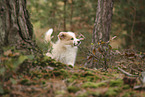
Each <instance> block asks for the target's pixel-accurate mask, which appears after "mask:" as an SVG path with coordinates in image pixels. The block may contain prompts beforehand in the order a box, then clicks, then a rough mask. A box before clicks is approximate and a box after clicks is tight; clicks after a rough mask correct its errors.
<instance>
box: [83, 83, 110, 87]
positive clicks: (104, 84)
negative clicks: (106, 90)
mask: <svg viewBox="0 0 145 97" xmlns="http://www.w3.org/2000/svg"><path fill="white" fill-rule="evenodd" d="M106 85H107V84H106V83H103V82H100V83H94V82H86V83H84V84H83V85H82V87H83V88H98V87H101V86H106Z"/></svg>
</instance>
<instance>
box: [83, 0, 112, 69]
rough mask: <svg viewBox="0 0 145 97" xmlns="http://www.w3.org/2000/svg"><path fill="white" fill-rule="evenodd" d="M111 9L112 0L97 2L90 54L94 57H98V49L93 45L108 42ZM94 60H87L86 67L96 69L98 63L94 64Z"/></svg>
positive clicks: (99, 0)
mask: <svg viewBox="0 0 145 97" xmlns="http://www.w3.org/2000/svg"><path fill="white" fill-rule="evenodd" d="M112 9H113V0H98V7H97V12H96V20H95V24H94V30H93V35H92V43H93V44H94V46H92V52H93V53H96V54H95V56H97V55H98V48H96V46H95V45H96V44H98V42H101V41H103V42H107V41H109V33H110V28H111V20H112ZM90 55H91V54H90ZM90 55H89V56H90ZM89 56H88V57H89ZM91 56H92V55H91ZM94 60H95V58H94V57H92V58H89V60H87V62H86V65H87V66H88V67H96V65H99V62H96V61H94ZM104 61H105V60H104ZM104 64H107V63H106V61H105V62H104Z"/></svg>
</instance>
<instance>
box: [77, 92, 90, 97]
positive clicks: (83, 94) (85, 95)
mask: <svg viewBox="0 0 145 97" xmlns="http://www.w3.org/2000/svg"><path fill="white" fill-rule="evenodd" d="M88 96H89V94H88V93H87V92H85V93H84V92H83V93H80V94H78V95H77V97H88Z"/></svg>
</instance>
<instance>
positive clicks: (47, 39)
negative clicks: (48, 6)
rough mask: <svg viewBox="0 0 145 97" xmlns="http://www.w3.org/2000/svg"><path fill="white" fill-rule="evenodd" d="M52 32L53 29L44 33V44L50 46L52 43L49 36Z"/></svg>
mask: <svg viewBox="0 0 145 97" xmlns="http://www.w3.org/2000/svg"><path fill="white" fill-rule="evenodd" d="M52 32H53V29H52V28H51V29H49V30H48V31H47V32H46V33H45V42H47V43H48V42H50V44H51V45H52V44H53V42H52V41H51V39H52V37H51V34H52Z"/></svg>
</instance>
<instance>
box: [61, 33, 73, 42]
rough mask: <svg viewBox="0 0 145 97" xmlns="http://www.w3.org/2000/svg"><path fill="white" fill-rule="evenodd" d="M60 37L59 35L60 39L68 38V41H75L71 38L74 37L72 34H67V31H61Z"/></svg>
mask: <svg viewBox="0 0 145 97" xmlns="http://www.w3.org/2000/svg"><path fill="white" fill-rule="evenodd" d="M58 37H59V39H60V40H67V41H69V40H70V41H73V40H71V39H72V38H73V37H72V36H70V35H69V34H67V32H61V33H59V35H58Z"/></svg>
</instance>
